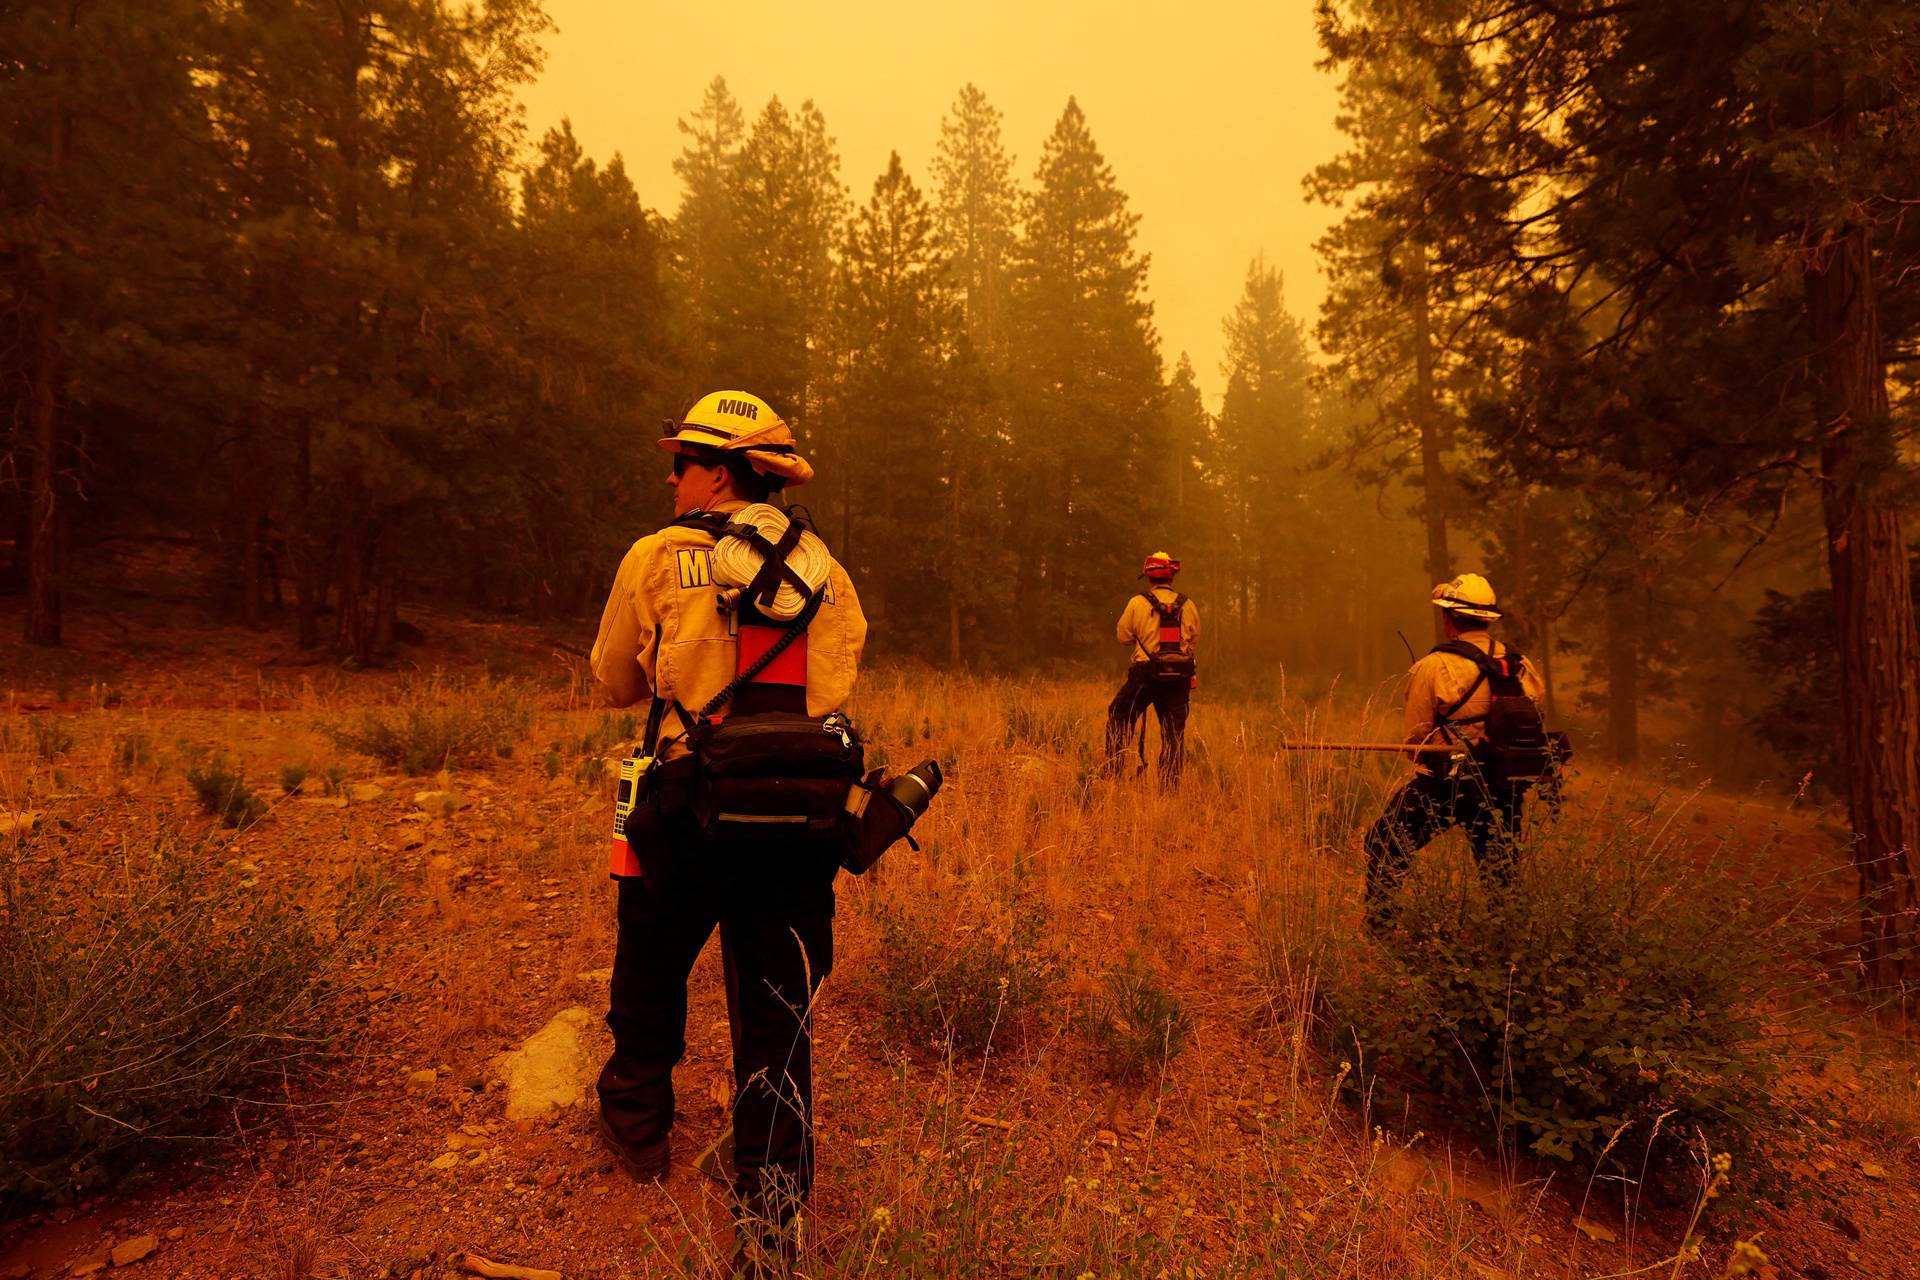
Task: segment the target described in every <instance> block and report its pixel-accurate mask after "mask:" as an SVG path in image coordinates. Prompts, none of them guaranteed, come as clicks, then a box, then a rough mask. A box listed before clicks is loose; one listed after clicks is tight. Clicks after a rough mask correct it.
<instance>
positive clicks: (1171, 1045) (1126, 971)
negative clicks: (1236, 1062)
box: [1085, 951, 1193, 1080]
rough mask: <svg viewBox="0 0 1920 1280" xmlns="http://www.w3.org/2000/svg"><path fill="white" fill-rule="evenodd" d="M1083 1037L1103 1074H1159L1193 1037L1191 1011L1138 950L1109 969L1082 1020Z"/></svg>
mask: <svg viewBox="0 0 1920 1280" xmlns="http://www.w3.org/2000/svg"><path fill="white" fill-rule="evenodd" d="M1085 1026H1086V1033H1087V1038H1088V1039H1089V1040H1090V1041H1092V1043H1093V1046H1094V1048H1096V1049H1097V1050H1099V1052H1100V1056H1101V1058H1102V1059H1103V1060H1104V1061H1105V1064H1106V1068H1107V1074H1109V1075H1111V1076H1113V1077H1115V1078H1116V1079H1120V1080H1146V1079H1151V1078H1152V1077H1154V1076H1157V1075H1159V1074H1160V1073H1161V1072H1162V1071H1164V1070H1165V1069H1166V1066H1167V1064H1168V1063H1170V1062H1172V1061H1173V1060H1174V1059H1175V1058H1176V1057H1178V1056H1179V1055H1180V1051H1181V1050H1183V1049H1185V1048H1186V1047H1187V1041H1188V1039H1190V1038H1191V1037H1192V1035H1193V1015H1192V1014H1190V1013H1188V1012H1187V1009H1186V1006H1185V1005H1184V1004H1183V1003H1181V1000H1180V997H1179V996H1177V995H1175V994H1174V993H1173V992H1171V991H1169V990H1167V988H1166V987H1165V986H1163V985H1161V982H1160V979H1159V978H1158V977H1157V976H1156V975H1155V974H1154V972H1153V969H1152V968H1151V967H1150V966H1149V965H1148V964H1147V962H1146V959H1145V958H1144V957H1143V956H1141V954H1140V953H1139V952H1137V951H1130V952H1128V953H1127V962H1126V964H1125V965H1124V966H1123V967H1121V968H1119V969H1116V970H1114V971H1113V972H1112V973H1109V974H1108V975H1107V976H1106V979H1105V981H1104V982H1103V983H1102V984H1101V989H1100V993H1099V994H1098V995H1097V996H1096V997H1095V998H1094V1001H1093V1005H1092V1008H1091V1009H1090V1010H1089V1012H1088V1014H1087V1017H1086V1021H1085Z"/></svg>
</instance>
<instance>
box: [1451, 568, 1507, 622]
mask: <svg viewBox="0 0 1920 1280" xmlns="http://www.w3.org/2000/svg"><path fill="white" fill-rule="evenodd" d="M1433 602H1434V603H1435V604H1436V605H1438V606H1440V607H1441V608H1442V609H1445V610H1446V611H1447V612H1448V613H1458V614H1464V615H1465V616H1466V617H1469V618H1484V619H1486V620H1487V621H1489V622H1492V621H1493V620H1495V619H1496V618H1500V617H1503V616H1504V615H1503V614H1502V613H1501V612H1500V609H1499V605H1498V602H1497V601H1496V600H1495V598H1494V594H1493V584H1492V583H1491V582H1488V581H1487V580H1486V579H1485V578H1483V577H1481V576H1480V575H1479V574H1477V573H1463V574H1461V575H1460V576H1459V577H1457V578H1455V579H1454V580H1453V581H1452V582H1443V583H1441V584H1440V585H1439V586H1437V587H1435V588H1434V589H1433Z"/></svg>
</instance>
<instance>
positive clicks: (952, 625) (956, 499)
mask: <svg viewBox="0 0 1920 1280" xmlns="http://www.w3.org/2000/svg"><path fill="white" fill-rule="evenodd" d="M954 453H955V457H954V460H953V463H952V470H951V473H950V474H949V476H948V479H947V670H949V671H958V670H960V669H961V664H962V662H963V661H964V655H963V654H962V653H961V652H960V574H961V572H962V571H963V570H964V569H965V567H966V566H965V565H964V564H962V563H961V559H960V463H959V457H958V454H959V451H958V450H955V451H954Z"/></svg>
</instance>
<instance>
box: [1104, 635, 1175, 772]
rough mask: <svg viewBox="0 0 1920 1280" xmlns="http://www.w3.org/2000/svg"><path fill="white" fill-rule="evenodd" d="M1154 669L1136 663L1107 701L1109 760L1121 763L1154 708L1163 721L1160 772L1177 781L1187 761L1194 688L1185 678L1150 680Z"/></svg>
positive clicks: (1142, 663)
mask: <svg viewBox="0 0 1920 1280" xmlns="http://www.w3.org/2000/svg"><path fill="white" fill-rule="evenodd" d="M1152 670H1153V664H1152V663H1150V662H1136V663H1134V664H1133V666H1132V667H1131V668H1129V669H1128V671H1127V678H1126V682H1125V683H1123V684H1122V685H1121V686H1120V692H1118V693H1116V694H1114V695H1113V701H1112V702H1111V703H1109V704H1107V760H1108V761H1109V762H1110V763H1111V764H1113V765H1115V766H1118V764H1119V762H1120V758H1121V757H1122V756H1124V755H1125V754H1126V752H1127V748H1128V746H1129V744H1130V743H1131V742H1132V741H1133V734H1134V729H1135V727H1136V726H1137V725H1139V723H1140V717H1142V716H1144V715H1146V714H1147V708H1148V707H1152V708H1153V713H1154V715H1155V716H1157V717H1159V720H1160V773H1161V776H1162V777H1164V778H1166V779H1167V780H1168V781H1175V780H1177V779H1178V778H1179V777H1180V770H1181V769H1182V767H1184V766H1185V764H1186V760H1187V703H1188V700H1189V699H1190V698H1192V696H1193V690H1192V689H1191V688H1190V687H1189V686H1188V685H1187V684H1186V683H1185V682H1184V681H1171V680H1150V679H1148V678H1147V677H1148V676H1149V674H1150V673H1151V672H1152Z"/></svg>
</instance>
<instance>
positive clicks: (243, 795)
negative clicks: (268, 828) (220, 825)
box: [187, 756, 267, 830]
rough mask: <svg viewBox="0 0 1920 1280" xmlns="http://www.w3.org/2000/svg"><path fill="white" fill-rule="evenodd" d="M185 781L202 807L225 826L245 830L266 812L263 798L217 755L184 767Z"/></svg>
mask: <svg viewBox="0 0 1920 1280" xmlns="http://www.w3.org/2000/svg"><path fill="white" fill-rule="evenodd" d="M187 784H188V785H189V786H191V787H192V788H193V793H194V794H195V795H197V796H199V797H200V803H201V805H202V806H203V807H204V808H205V809H206V811H207V812H208V813H210V814H212V815H213V816H214V817H216V818H218V819H220V821H221V822H224V823H225V824H226V825H227V826H229V827H236V828H239V829H241V830H245V829H246V828H247V827H250V826H252V825H253V824H254V823H256V822H258V821H260V819H261V818H263V817H265V816H266V812H267V802H266V801H265V800H262V799H261V798H260V796H259V793H257V792H256V791H254V790H253V789H252V788H251V787H249V786H248V785H247V784H246V780H245V779H244V778H242V777H241V776H240V774H239V773H238V772H236V771H235V770H234V769H233V768H231V767H230V766H229V765H228V764H227V762H226V761H225V760H223V759H221V758H219V757H217V756H216V757H215V758H214V759H213V760H211V761H210V762H208V763H207V764H206V765H204V766H200V765H196V766H195V767H193V768H191V769H188V770H187Z"/></svg>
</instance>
